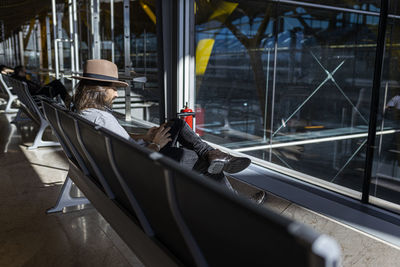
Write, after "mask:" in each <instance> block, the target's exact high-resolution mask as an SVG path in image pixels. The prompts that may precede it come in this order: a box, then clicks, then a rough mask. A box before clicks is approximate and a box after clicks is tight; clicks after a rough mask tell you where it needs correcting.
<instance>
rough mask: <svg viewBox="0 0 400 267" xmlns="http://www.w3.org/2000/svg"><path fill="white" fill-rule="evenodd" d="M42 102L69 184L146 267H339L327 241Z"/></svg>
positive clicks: (333, 247)
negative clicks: (62, 155)
mask: <svg viewBox="0 0 400 267" xmlns="http://www.w3.org/2000/svg"><path fill="white" fill-rule="evenodd" d="M42 101H43V107H44V111H45V113H46V116H47V118H48V119H49V122H50V124H51V125H52V127H53V129H55V131H56V132H57V135H58V137H59V138H60V139H61V140H60V142H61V143H62V144H64V145H63V148H64V147H65V149H66V150H67V152H66V155H67V156H68V158H69V161H70V170H69V174H68V175H69V177H70V178H71V179H72V180H73V181H74V183H75V184H76V185H77V186H78V188H79V189H80V190H81V191H82V192H83V193H84V194H85V196H86V197H87V198H88V199H89V200H90V201H91V203H92V204H93V205H94V207H95V208H96V209H97V210H98V211H99V212H100V213H101V214H102V215H103V217H104V218H105V219H106V220H107V221H108V222H109V223H110V225H111V226H112V227H113V229H114V230H115V231H116V232H117V233H118V234H119V235H120V237H121V238H122V239H123V240H124V241H125V242H126V243H127V245H128V246H129V247H130V248H131V249H132V250H133V251H134V252H135V253H136V255H137V256H138V257H139V258H140V259H141V260H142V261H143V263H144V264H145V265H146V266H266V265H267V266H339V264H340V250H339V248H338V246H337V244H336V242H334V241H333V240H332V239H330V238H329V237H327V236H324V235H320V234H318V233H316V232H315V231H313V230H312V229H310V228H309V227H306V226H304V225H302V224H299V223H297V222H294V221H292V220H290V219H288V218H284V217H282V216H281V215H279V214H276V213H274V212H272V211H270V210H267V209H265V208H261V207H258V206H255V205H254V204H253V203H251V202H250V201H248V200H246V199H244V198H242V197H240V196H237V195H235V194H232V193H231V192H230V191H228V190H226V189H225V188H223V187H221V186H220V185H219V184H217V183H215V182H213V181H211V180H207V178H205V177H203V176H200V175H198V174H196V173H195V172H193V171H191V170H188V169H185V168H183V167H182V166H180V165H179V164H178V163H176V162H175V161H173V160H171V159H169V158H167V157H164V156H163V155H161V154H160V153H157V152H153V151H150V150H148V149H147V148H144V147H140V146H138V145H137V144H134V143H131V142H129V141H128V140H125V139H123V138H121V137H120V136H117V135H115V134H113V133H112V132H109V131H108V130H106V129H103V128H101V127H98V126H96V125H94V124H93V123H91V122H88V121H86V120H85V119H83V118H81V117H80V116H79V115H77V114H74V113H72V112H69V111H67V110H65V109H63V108H62V107H60V106H57V105H56V104H54V103H51V102H50V101H48V100H46V99H43V100H42ZM74 134H75V137H73V136H72V135H74ZM71 139H73V140H74V141H71ZM65 144H66V145H65ZM71 152H72V153H71ZM86 165H89V166H91V167H90V168H91V171H92V173H91V171H88V168H87V166H86Z"/></svg>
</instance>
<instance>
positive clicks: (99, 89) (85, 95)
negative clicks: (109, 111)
mask: <svg viewBox="0 0 400 267" xmlns="http://www.w3.org/2000/svg"><path fill="white" fill-rule="evenodd" d="M117 96H118V94H117V87H116V86H115V85H114V84H113V83H109V82H99V81H90V80H81V81H80V82H79V83H78V85H77V86H76V92H75V95H74V104H75V107H76V109H77V110H78V111H81V110H84V109H87V108H97V109H102V110H103V109H105V108H106V107H107V108H111V106H112V102H113V100H114V99H115V98H116V97H117Z"/></svg>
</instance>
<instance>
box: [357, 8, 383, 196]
mask: <svg viewBox="0 0 400 267" xmlns="http://www.w3.org/2000/svg"><path fill="white" fill-rule="evenodd" d="M387 19H388V0H381V9H380V17H379V27H378V39H377V46H376V53H375V67H374V80H373V86H372V95H371V108H370V116H369V127H368V140H367V151H366V157H365V171H364V181H363V188H362V198H361V201H362V202H363V203H368V202H369V191H370V184H371V175H372V164H373V160H374V151H375V148H374V145H375V137H376V124H377V115H378V109H379V91H380V87H381V79H382V69H383V59H384V56H385V36H386V24H387Z"/></svg>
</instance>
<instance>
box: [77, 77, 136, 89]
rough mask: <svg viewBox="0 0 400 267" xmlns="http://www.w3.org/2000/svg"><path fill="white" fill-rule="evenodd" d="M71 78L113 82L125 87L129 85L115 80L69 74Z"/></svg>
mask: <svg viewBox="0 0 400 267" xmlns="http://www.w3.org/2000/svg"><path fill="white" fill-rule="evenodd" d="M71 78H74V79H77V80H90V81H99V82H107V83H113V84H115V86H117V87H127V86H129V84H128V83H126V82H122V81H116V80H106V79H97V78H90V77H82V76H71Z"/></svg>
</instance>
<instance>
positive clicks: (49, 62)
mask: <svg viewBox="0 0 400 267" xmlns="http://www.w3.org/2000/svg"><path fill="white" fill-rule="evenodd" d="M46 44H47V68H48V69H49V70H53V64H52V58H51V32H50V18H49V16H46Z"/></svg>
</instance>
